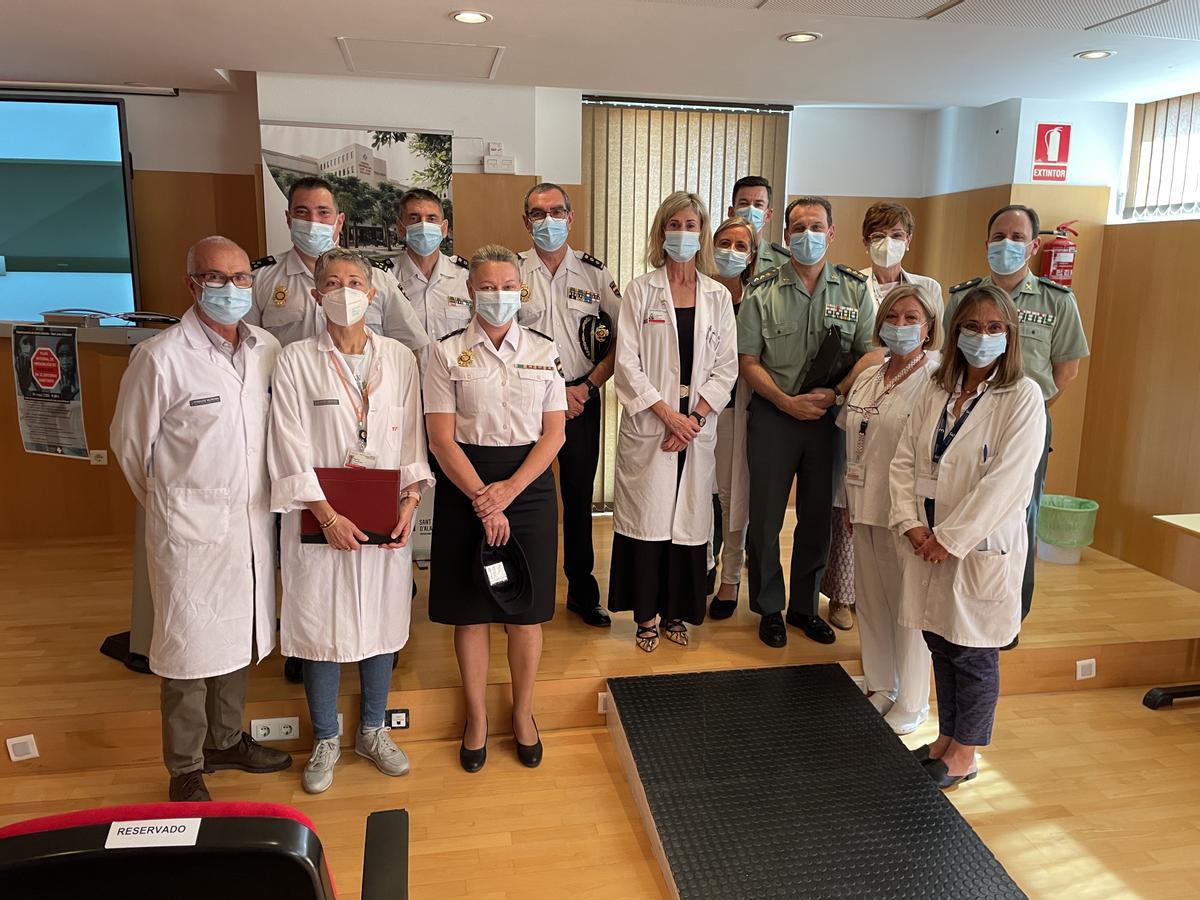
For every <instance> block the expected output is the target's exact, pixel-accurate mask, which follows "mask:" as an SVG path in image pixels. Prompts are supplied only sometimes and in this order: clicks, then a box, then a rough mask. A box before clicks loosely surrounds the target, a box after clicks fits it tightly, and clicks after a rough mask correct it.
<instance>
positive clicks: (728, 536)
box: [708, 409, 746, 584]
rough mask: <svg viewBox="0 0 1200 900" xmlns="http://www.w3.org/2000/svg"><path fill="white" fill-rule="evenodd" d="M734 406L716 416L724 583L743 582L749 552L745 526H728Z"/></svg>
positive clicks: (710, 557) (711, 559)
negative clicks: (743, 566) (743, 571)
mask: <svg viewBox="0 0 1200 900" xmlns="http://www.w3.org/2000/svg"><path fill="white" fill-rule="evenodd" d="M733 412H734V411H733V409H726V410H724V411H722V413H721V416H720V418H718V419H717V448H716V457H717V459H716V461H717V498H718V499H719V500H720V502H721V584H741V583H742V563H743V561H744V560H745V556H746V530H745V529H744V528H743V529H738V530H737V531H731V530H730V529H729V522H730V515H729V507H730V498H731V497H732V495H733V464H734V459H733ZM708 556H709V562H708V567H709V568H710V569H711V568H712V567H713V566H714V565H715V564H716V561H715V560H714V559H713V558H712V541H709V544H708Z"/></svg>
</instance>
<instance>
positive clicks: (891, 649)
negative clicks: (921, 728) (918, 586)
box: [854, 525, 931, 728]
mask: <svg viewBox="0 0 1200 900" xmlns="http://www.w3.org/2000/svg"><path fill="white" fill-rule="evenodd" d="M902 541H903V539H902V538H898V537H897V536H896V534H895V533H894V532H892V531H891V530H889V529H887V528H880V527H878V526H875V525H855V526H854V559H855V567H854V590H855V594H856V597H857V606H858V635H859V641H860V642H861V644H862V664H863V676H864V678H865V679H866V683H867V690H868V691H879V692H880V693H883V694H886V695H887V696H888V697H890V698H891V699H892V700H893V701H895V702H894V704H893V706H892V708H891V711H890V712H888V714H887V716H886V718H887V720H888V724H889V725H891V726H892V727H893V728H899V727H902V726H906V725H909V726H911V725H916V724H917V723H919V722H921V721H923V720H924V719H925V717H926V716H927V715H928V714H929V674H930V668H931V661H930V656H929V647H928V646H926V644H925V638H924V636H923V635H922V634H921V632H920V631H918V630H917V629H916V628H906V627H904V626H903V625H901V624H899V622H898V621H897V617H898V615H899V612H900V566H901V562H900V554H901V553H902V552H905V549H906V548H907V541H904V542H903V543H904V546H901V542H902Z"/></svg>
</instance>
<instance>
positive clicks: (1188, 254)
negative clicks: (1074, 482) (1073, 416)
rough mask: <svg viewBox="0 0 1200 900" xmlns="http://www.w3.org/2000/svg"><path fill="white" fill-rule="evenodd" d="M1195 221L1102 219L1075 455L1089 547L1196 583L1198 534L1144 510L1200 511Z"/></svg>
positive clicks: (1198, 225)
mask: <svg viewBox="0 0 1200 900" xmlns="http://www.w3.org/2000/svg"><path fill="white" fill-rule="evenodd" d="M1198 241H1200V221H1183V222H1149V223H1143V224H1136V225H1109V226H1107V227H1106V228H1105V229H1104V249H1103V254H1102V257H1101V260H1102V261H1101V268H1100V277H1099V293H1098V295H1097V299H1096V309H1095V330H1094V342H1093V350H1094V356H1093V358H1092V361H1091V367H1090V373H1089V380H1088V391H1087V411H1086V415H1085V418H1084V425H1083V442H1082V451H1081V453H1080V460H1079V494H1080V495H1082V496H1085V497H1090V498H1092V499H1094V500H1096V501H1097V502H1099V504H1100V513H1099V516H1098V517H1097V520H1096V544H1095V546H1096V548H1097V549H1098V550H1102V551H1104V552H1105V553H1110V554H1112V555H1114V556H1118V557H1120V558H1121V559H1124V560H1126V561H1128V562H1131V563H1133V564H1134V565H1137V566H1141V567H1143V568H1146V569H1149V570H1150V571H1152V572H1155V573H1157V574H1159V575H1162V576H1163V577H1165V578H1170V579H1171V580H1172V581H1176V582H1178V583H1180V584H1183V585H1185V586H1187V587H1190V588H1192V589H1194V590H1200V538H1197V537H1193V536H1191V535H1188V534H1185V533H1183V532H1181V531H1178V530H1177V529H1174V528H1171V527H1170V526H1167V525H1164V524H1163V523H1161V522H1156V521H1154V519H1152V518H1151V517H1152V516H1154V515H1159V514H1165V513H1193V512H1200V474H1197V473H1200V352H1198V348H1200V316H1198V315H1197V304H1196V298H1195V287H1194V285H1195V276H1194V273H1193V267H1194V260H1195V255H1196V251H1195V248H1196V244H1197V242H1198Z"/></svg>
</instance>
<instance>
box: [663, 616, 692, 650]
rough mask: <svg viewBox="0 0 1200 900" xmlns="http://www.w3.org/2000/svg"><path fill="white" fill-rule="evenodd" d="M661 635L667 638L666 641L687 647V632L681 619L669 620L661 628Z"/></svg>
mask: <svg viewBox="0 0 1200 900" xmlns="http://www.w3.org/2000/svg"><path fill="white" fill-rule="evenodd" d="M663 633H664V634H665V635H666V636H667V640H668V641H673V642H674V643H676V644H678V645H679V646H680V647H686V646H687V645H688V630H687V626H686V625H684V624H683V619H671V620H670V621H669V622H667V623H666V624H665V625H664V626H663Z"/></svg>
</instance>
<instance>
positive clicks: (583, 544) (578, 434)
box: [558, 395, 600, 606]
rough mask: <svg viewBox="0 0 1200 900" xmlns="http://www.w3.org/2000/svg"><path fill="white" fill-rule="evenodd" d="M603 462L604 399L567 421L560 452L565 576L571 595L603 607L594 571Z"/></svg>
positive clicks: (593, 401)
mask: <svg viewBox="0 0 1200 900" xmlns="http://www.w3.org/2000/svg"><path fill="white" fill-rule="evenodd" d="M599 461H600V397H599V395H597V396H595V397H592V398H591V399H590V400H588V402H587V403H585V404H584V405H583V412H581V413H580V414H579V415H577V416H576V417H575V418H573V419H568V420H567V425H566V441H565V442H564V443H563V447H562V449H561V450H559V451H558V493H559V496H560V497H561V498H562V508H563V511H562V530H563V574H565V575H566V576H567V596H568V597H570V598H571V599H572V600H574V601H575V602H576V603H578V604H580V605H581V606H599V605H600V586H599V585H598V584H597V583H596V576H595V575H593V574H592V569H593V568H595V565H596V554H595V551H594V550H593V548H592V491H593V486H594V485H595V483H596V466H597V464H598V463H599Z"/></svg>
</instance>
